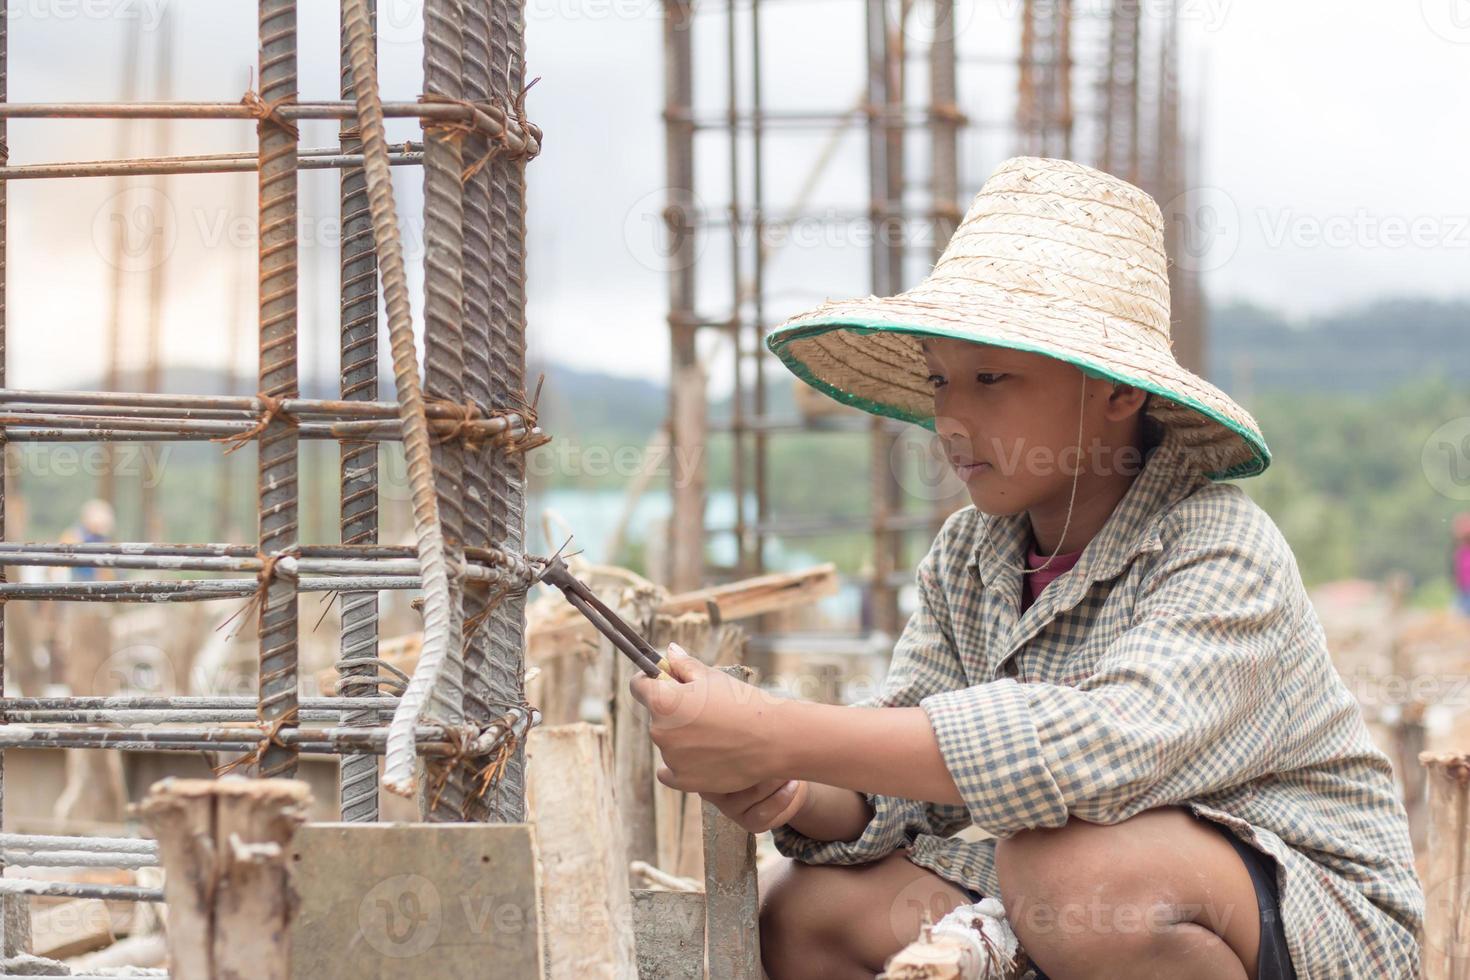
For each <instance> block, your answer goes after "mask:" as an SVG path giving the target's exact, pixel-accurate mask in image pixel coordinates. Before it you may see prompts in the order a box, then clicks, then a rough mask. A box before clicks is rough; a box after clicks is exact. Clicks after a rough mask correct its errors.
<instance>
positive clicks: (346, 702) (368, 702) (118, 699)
mask: <svg viewBox="0 0 1470 980" xmlns="http://www.w3.org/2000/svg"><path fill="white" fill-rule="evenodd" d="M397 705H398V699H397V698H396V697H392V696H389V695H384V696H382V697H361V698H302V699H301V707H302V708H303V709H314V710H320V711H329V710H330V711H363V710H372V709H375V708H383V707H387V708H393V707H396V706H397ZM254 707H255V699H254V698H244V697H234V698H232V697H200V696H198V695H179V696H178V697H166V696H159V695H127V694H124V695H114V696H110V697H95V696H94V697H71V698H0V715H4V716H8V714H9V713H10V712H12V711H66V710H86V711H198V712H205V711H231V710H235V709H239V708H254ZM7 839H8V838H7V835H5V834H0V847H10V846H12V845H11V844H9V843H6V841H7ZM38 839H44V838H38ZM57 839H58V840H72V839H73V838H70V837H61V838H57ZM117 839H119V840H127V839H129V838H117Z"/></svg>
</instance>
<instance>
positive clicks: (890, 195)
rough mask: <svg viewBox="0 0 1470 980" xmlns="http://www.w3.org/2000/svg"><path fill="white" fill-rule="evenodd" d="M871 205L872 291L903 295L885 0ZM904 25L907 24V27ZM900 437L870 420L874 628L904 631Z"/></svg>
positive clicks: (874, 43) (872, 93) (898, 135)
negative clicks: (898, 584) (899, 573)
mask: <svg viewBox="0 0 1470 980" xmlns="http://www.w3.org/2000/svg"><path fill="white" fill-rule="evenodd" d="M867 14H868V20H867V41H868V105H869V108H870V110H871V111H870V113H869V116H868V201H869V203H868V210H869V220H871V221H872V228H873V244H872V254H871V256H870V262H869V270H870V274H871V276H872V291H873V293H874V294H875V295H878V296H887V295H890V294H892V293H896V292H898V291H899V289H900V288H902V280H903V260H904V248H903V136H904V129H903V123H902V118H901V117H902V111H903V102H904V98H903V60H904V59H903V48H902V43H903V36H904V35H903V31H902V30H901V29H900V30H897V31H893V32H892V33H891V34H890V32H889V31H888V29H887V8H886V3H885V0H868V4H867ZM901 26H902V25H901V24H900V27H901ZM894 439H895V436H894V435H893V434H892V432H890V431H889V429H888V427H887V425H885V423H884V420H883V419H882V418H879V417H878V416H874V417H873V418H872V420H871V422H870V423H869V439H868V444H869V456H868V486H869V500H870V505H871V513H872V522H871V528H872V536H873V577H872V581H871V582H870V583H869V595H870V596H871V597H872V600H873V601H872V609H873V626H874V628H876V629H879V630H882V631H884V632H886V633H888V634H889V635H893V636H896V635H897V633H898V627H899V622H898V592H897V590H896V589H894V587H893V581H894V572H895V571H896V570H897V569H898V567H899V559H900V557H901V549H902V539H901V536H900V534H899V533H898V532H897V531H894V530H893V529H892V520H893V518H894V517H895V516H897V511H898V509H899V506H900V505H901V503H902V498H901V496H900V494H901V490H900V487H899V484H898V480H897V477H896V475H895V474H894V472H893V467H892V464H891V459H892V455H893V454H892V447H893V441H894Z"/></svg>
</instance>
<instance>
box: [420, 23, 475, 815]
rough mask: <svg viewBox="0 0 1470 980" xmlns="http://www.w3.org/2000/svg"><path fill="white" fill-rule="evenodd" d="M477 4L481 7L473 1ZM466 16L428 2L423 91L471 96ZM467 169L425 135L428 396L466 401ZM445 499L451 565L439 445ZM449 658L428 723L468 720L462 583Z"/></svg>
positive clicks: (454, 142)
mask: <svg viewBox="0 0 1470 980" xmlns="http://www.w3.org/2000/svg"><path fill="white" fill-rule="evenodd" d="M471 2H474V0H471ZM463 23H464V9H463V6H462V4H461V2H460V0H425V2H424V92H425V94H426V96H430V97H438V98H444V99H461V98H463V97H464V91H463V80H462V79H461V77H460V76H461V74H462V65H463V58H464V36H463V27H462V25H463ZM463 170H464V154H463V146H462V144H461V137H460V134H458V133H452V132H450V131H448V130H445V129H443V128H434V127H431V128H426V129H425V131H424V246H425V247H424V391H425V392H426V393H427V394H428V396H429V397H430V398H438V399H440V400H442V401H447V402H463V401H464V398H465V394H464V344H465V338H464V281H463V253H464V197H463V195H464V184H463V182H462V181H461V179H460V174H461V172H462V171H463ZM432 459H433V464H434V485H435V488H436V489H437V491H438V494H439V525H440V527H441V528H442V529H443V532H444V555H445V558H446V559H447V561H448V562H449V564H450V566H451V567H453V566H454V565H455V564H456V563H457V562H458V561H459V556H460V555H461V554H462V553H463V549H464V540H465V539H464V453H463V451H462V448H461V447H460V446H459V445H456V444H454V443H449V442H440V443H436V444H435V446H434V448H433V454H432ZM449 584H450V600H449V601H450V626H449V656H448V657H447V658H446V659H445V662H444V668H443V670H442V671H441V673H440V675H439V680H438V683H437V684H436V685H435V686H434V690H433V697H432V700H431V703H430V707H429V716H430V717H431V718H433V719H435V720H439V721H445V722H449V723H457V722H458V721H460V720H461V719H462V718H463V717H464V643H463V634H464V607H463V604H462V598H463V596H462V591H463V589H462V587H463V583H462V581H461V580H459V579H457V578H456V579H451V580H450V583H449ZM464 795H465V789H464V774H463V773H462V772H460V771H458V770H457V769H456V770H455V771H453V772H451V773H450V774H449V777H448V778H447V779H446V780H445V784H444V786H443V788H442V789H441V790H440V791H439V792H438V793H436V794H435V796H434V798H433V799H429V798H425V799H424V800H422V801H421V802H420V811H421V813H422V815H423V816H424V818H425V819H428V820H444V821H456V820H463V819H464V817H463V815H462V814H463V810H464Z"/></svg>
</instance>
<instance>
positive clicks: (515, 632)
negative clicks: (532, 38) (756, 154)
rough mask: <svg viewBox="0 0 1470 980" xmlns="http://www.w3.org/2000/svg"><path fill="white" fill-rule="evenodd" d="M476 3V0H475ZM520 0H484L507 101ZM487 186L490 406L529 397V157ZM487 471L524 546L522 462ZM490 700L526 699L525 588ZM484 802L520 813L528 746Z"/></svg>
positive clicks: (521, 78) (495, 499) (495, 658)
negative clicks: (527, 242) (527, 277)
mask: <svg viewBox="0 0 1470 980" xmlns="http://www.w3.org/2000/svg"><path fill="white" fill-rule="evenodd" d="M474 2H475V4H476V5H478V4H479V3H480V0H474ZM523 4H524V0H487V2H485V4H484V6H485V7H486V8H487V9H488V11H489V18H488V24H489V34H488V38H487V40H488V43H487V47H486V53H487V54H488V62H487V64H486V68H487V69H488V75H489V78H490V79H492V80H495V81H496V82H498V81H499V80H501V79H504V80H505V84H506V86H507V88H506V91H504V92H502V93H501V96H502V98H504V99H505V100H506V101H508V102H510V101H516V100H518V99H519V97H520V96H521V95H522V94H523V92H524V90H525V83H526V82H525V80H526V49H525V38H526V25H525V20H524V16H523ZM485 170H486V171H488V173H487V179H486V185H487V187H488V189H489V208H488V217H489V225H488V230H489V237H488V239H487V241H486V246H487V248H488V260H489V261H488V269H489V285H490V292H489V300H490V309H489V312H490V318H489V325H490V334H489V339H490V397H491V398H492V400H493V401H494V404H493V405H492V406H491V407H493V408H512V407H514V406H516V404H517V403H518V402H519V401H521V400H522V399H524V398H525V397H526V160H525V158H524V157H521V156H515V155H498V156H496V157H495V158H494V159H492V160H491V161H490V162H489V164H487V166H486V167H485ZM491 464H492V465H491V466H490V469H489V472H488V478H489V479H488V483H489V489H490V534H491V538H492V540H493V541H500V542H503V543H504V546H505V547H506V548H508V549H511V550H512V551H516V552H520V551H524V550H525V548H524V545H525V537H526V463H525V456H524V455H522V454H521V453H518V452H504V451H501V450H499V449H497V450H496V451H495V452H494V455H493V456H492V457H491ZM486 630H487V631H488V633H489V663H488V664H486V665H485V667H484V668H482V670H481V671H480V673H481V675H482V676H483V677H485V678H486V680H488V688H487V691H486V695H487V699H488V700H489V702H490V703H491V704H493V705H495V706H496V707H498V708H499V709H500V711H501V712H503V711H504V708H505V707H506V706H515V705H519V704H521V703H523V702H524V701H525V635H526V595H525V593H524V592H519V593H513V594H508V595H506V596H504V597H503V598H502V599H501V600H500V601H499V602H498V603H496V605H495V608H494V609H493V610H492V611H491V613H490V615H489V620H488V622H487V624H486ZM486 803H487V804H488V805H489V808H490V816H491V819H493V820H496V821H498V822H505V823H519V822H520V821H522V820H523V819H525V751H524V747H523V746H522V745H521V744H517V745H515V746H514V747H513V750H512V752H511V755H510V758H509V759H508V760H507V761H506V764H505V768H504V770H503V772H502V774H501V777H500V780H499V782H498V783H496V785H495V786H494V787H493V789H492V790H491V793H490V796H489V799H488V800H486Z"/></svg>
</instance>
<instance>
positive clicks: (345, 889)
mask: <svg viewBox="0 0 1470 980" xmlns="http://www.w3.org/2000/svg"><path fill="white" fill-rule="evenodd" d="M291 872H292V885H293V887H294V889H295V892H296V895H297V897H298V900H299V904H298V907H297V911H296V916H295V920H294V922H293V924H292V929H291V950H292V976H293V977H297V978H300V980H389V978H399V977H485V976H496V977H517V978H520V977H527V978H532V977H540V976H541V975H542V956H541V915H540V905H539V901H538V892H539V882H538V877H537V872H536V861H535V855H534V852H533V844H532V831H531V828H530V827H529V826H528V825H526V824H340V823H336V824H308V825H306V826H305V827H302V828H301V829H300V830H299V831H298V832H297V834H296V838H295V840H294V842H293V845H292V847H291Z"/></svg>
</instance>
